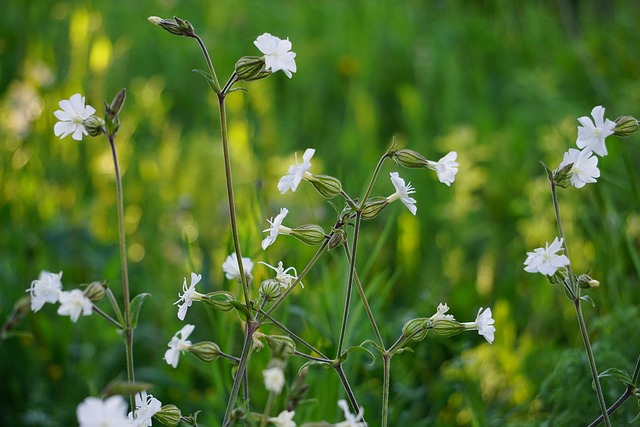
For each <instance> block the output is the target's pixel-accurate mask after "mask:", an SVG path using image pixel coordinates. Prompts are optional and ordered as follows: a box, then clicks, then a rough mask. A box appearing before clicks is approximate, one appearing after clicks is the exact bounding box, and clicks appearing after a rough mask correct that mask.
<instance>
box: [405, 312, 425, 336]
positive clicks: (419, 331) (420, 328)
mask: <svg viewBox="0 0 640 427" xmlns="http://www.w3.org/2000/svg"><path fill="white" fill-rule="evenodd" d="M427 332H429V330H428V329H427V319H426V318H425V317H418V318H416V319H411V320H409V321H408V322H407V323H405V324H404V326H403V327H402V336H403V337H405V338H408V339H409V341H422V340H423V339H424V338H425V337H426V336H427Z"/></svg>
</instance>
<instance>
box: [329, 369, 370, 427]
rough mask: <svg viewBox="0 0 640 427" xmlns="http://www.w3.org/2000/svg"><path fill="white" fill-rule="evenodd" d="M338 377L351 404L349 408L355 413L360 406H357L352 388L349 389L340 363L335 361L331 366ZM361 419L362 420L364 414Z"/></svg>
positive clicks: (349, 386)
mask: <svg viewBox="0 0 640 427" xmlns="http://www.w3.org/2000/svg"><path fill="white" fill-rule="evenodd" d="M333 368H334V369H335V370H336V373H337V374H338V377H339V378H340V382H341V383H342V387H343V388H344V391H345V393H347V399H349V404H350V405H351V409H352V410H353V412H354V413H355V414H357V413H358V412H359V411H360V406H358V401H357V400H356V396H355V395H354V394H353V390H351V385H350V384H349V380H347V376H346V375H345V374H344V370H343V369H342V363H337V364H335V365H334V366H333ZM362 421H364V416H363V419H362Z"/></svg>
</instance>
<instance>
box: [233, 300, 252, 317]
mask: <svg viewBox="0 0 640 427" xmlns="http://www.w3.org/2000/svg"><path fill="white" fill-rule="evenodd" d="M229 304H231V305H232V306H233V308H235V309H236V311H237V312H238V314H239V315H240V318H242V320H244V321H245V322H246V321H247V320H249V319H250V318H251V313H250V312H249V309H247V306H245V305H244V304H243V303H241V302H240V301H238V300H233V301H229Z"/></svg>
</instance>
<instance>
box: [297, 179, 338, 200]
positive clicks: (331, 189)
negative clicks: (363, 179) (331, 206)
mask: <svg viewBox="0 0 640 427" xmlns="http://www.w3.org/2000/svg"><path fill="white" fill-rule="evenodd" d="M305 178H306V180H307V181H309V182H310V183H311V185H313V188H315V189H316V191H317V192H318V193H320V195H321V196H322V197H324V198H325V199H333V198H334V197H336V196H337V195H339V194H340V192H341V191H342V183H341V182H340V180H339V179H338V178H334V177H332V176H328V175H314V174H312V173H309V174H305Z"/></svg>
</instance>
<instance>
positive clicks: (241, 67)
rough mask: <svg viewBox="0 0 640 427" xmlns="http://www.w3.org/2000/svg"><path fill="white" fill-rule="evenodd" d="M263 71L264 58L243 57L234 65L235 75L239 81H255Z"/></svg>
mask: <svg viewBox="0 0 640 427" xmlns="http://www.w3.org/2000/svg"><path fill="white" fill-rule="evenodd" d="M263 69H264V57H258V56H243V57H242V58H240V59H238V62H236V65H235V71H236V75H237V76H238V78H239V79H240V80H255V78H256V77H257V76H258V74H260V71H262V70H263ZM268 74H269V73H267V75H268Z"/></svg>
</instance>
